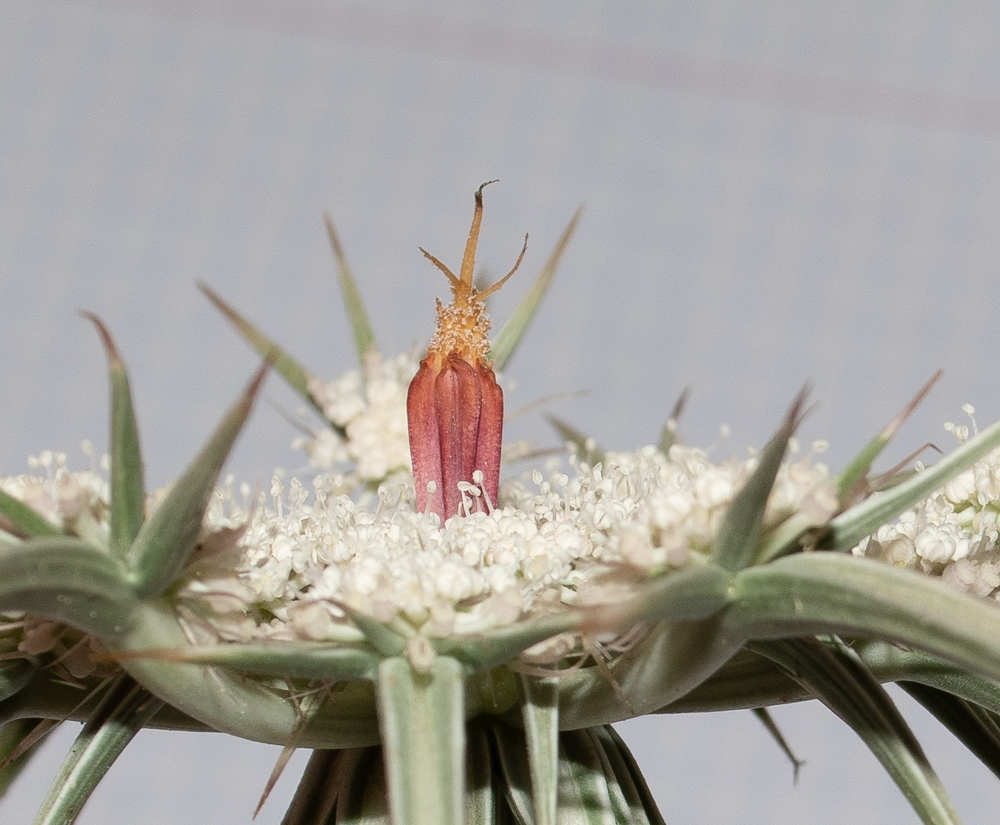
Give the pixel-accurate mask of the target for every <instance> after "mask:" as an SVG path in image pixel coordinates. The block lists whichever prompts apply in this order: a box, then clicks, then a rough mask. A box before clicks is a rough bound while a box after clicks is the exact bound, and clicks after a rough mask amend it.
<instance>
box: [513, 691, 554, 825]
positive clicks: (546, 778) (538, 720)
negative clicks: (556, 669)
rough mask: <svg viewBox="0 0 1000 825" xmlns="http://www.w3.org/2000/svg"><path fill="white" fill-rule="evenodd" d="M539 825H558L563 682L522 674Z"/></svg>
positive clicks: (522, 712)
mask: <svg viewBox="0 0 1000 825" xmlns="http://www.w3.org/2000/svg"><path fill="white" fill-rule="evenodd" d="M521 690H522V693H523V696H524V701H523V703H522V705H521V718H522V719H523V720H524V732H525V736H526V741H527V745H528V765H529V769H530V772H531V795H532V798H533V800H534V806H533V807H534V812H535V823H536V825H556V803H557V802H558V796H559V679H558V678H557V677H538V676H529V675H527V674H523V673H522V674H521Z"/></svg>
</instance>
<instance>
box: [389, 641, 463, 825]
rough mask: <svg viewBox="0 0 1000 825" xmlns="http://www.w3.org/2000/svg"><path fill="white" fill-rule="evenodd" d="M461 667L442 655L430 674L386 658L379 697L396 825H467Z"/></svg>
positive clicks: (399, 658)
mask: <svg viewBox="0 0 1000 825" xmlns="http://www.w3.org/2000/svg"><path fill="white" fill-rule="evenodd" d="M464 680H465V678H464V672H463V669H462V666H461V664H459V663H458V662H457V661H455V660H454V659H450V658H448V657H446V656H438V657H437V658H435V660H434V662H433V663H432V664H431V667H430V670H429V672H427V673H418V672H417V671H416V670H414V668H413V667H412V666H411V664H410V662H409V661H408V660H407V659H404V658H402V657H393V658H391V659H385V660H384V661H383V662H382V664H381V665H380V667H379V672H378V683H377V695H378V711H379V727H380V729H381V731H382V742H383V753H384V759H385V770H386V779H387V782H388V786H389V811H390V814H391V822H392V823H393V825H463V823H464V820H465V714H464V711H465V700H464V691H463V686H464Z"/></svg>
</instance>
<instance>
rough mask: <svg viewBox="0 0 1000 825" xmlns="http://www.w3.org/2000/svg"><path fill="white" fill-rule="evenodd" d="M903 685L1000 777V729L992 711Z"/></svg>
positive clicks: (915, 685) (924, 688)
mask: <svg viewBox="0 0 1000 825" xmlns="http://www.w3.org/2000/svg"><path fill="white" fill-rule="evenodd" d="M899 686H900V687H901V688H902V689H903V690H905V691H906V692H907V693H908V694H910V696H912V697H913V698H914V699H916V700H917V701H918V702H919V703H920V704H921V705H923V706H924V708H926V709H927V710H928V711H929V712H930V713H932V714H933V715H934V716H935V717H936V718H937V720H938V721H939V722H940V723H941V724H942V725H944V726H945V727H946V728H948V730H950V731H951V732H952V733H953V734H954V735H955V736H956V737H957V738H958V740H959V741H960V742H961V743H962V744H963V745H965V747H967V748H968V749H969V750H970V751H972V753H973V754H975V755H976V757H977V758H978V759H979V761H980V762H982V763H983V764H984V765H985V766H986V767H987V768H989V769H990V770H991V771H992V772H993V774H994V775H995V776H996V777H998V778H1000V726H998V725H997V723H996V721H995V720H994V718H993V717H992V716H991V715H990V714H989V712H988V711H986V710H985V709H984V708H981V707H979V706H978V705H975V704H973V703H971V702H967V701H966V700H965V699H961V698H959V697H958V696H953V695H952V694H950V693H945V692H944V691H943V690H938V689H937V688H932V687H928V686H927V685H921V684H919V683H917V682H900V683H899Z"/></svg>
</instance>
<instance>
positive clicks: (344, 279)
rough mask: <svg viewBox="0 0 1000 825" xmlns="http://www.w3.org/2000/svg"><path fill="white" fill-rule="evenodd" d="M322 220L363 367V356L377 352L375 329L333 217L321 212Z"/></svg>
mask: <svg viewBox="0 0 1000 825" xmlns="http://www.w3.org/2000/svg"><path fill="white" fill-rule="evenodd" d="M323 222H324V223H325V224H326V234H327V235H329V236H330V246H332V247H333V257H334V258H336V260H337V276H338V277H339V278H340V292H341V295H343V298H344V307H345V308H346V309H347V317H348V318H349V319H350V321H351V331H352V332H353V333H354V349H355V351H356V352H357V353H358V363H359V364H360V365H361V366H362V367H363V366H364V365H365V358H366V357H367V356H369V355H371V354H372V353H374V352H378V343H377V342H376V341H375V331H374V330H373V329H372V325H371V321H369V320H368V311H367V310H366V309H365V303H364V301H363V300H362V299H361V293H360V292H359V291H358V283H357V281H355V280H354V274H353V273H352V272H351V267H350V266H349V265H348V263H347V256H346V255H345V254H344V248H343V247H342V246H341V245H340V238H339V237H338V236H337V229H336V227H335V226H334V225H333V218H332V217H330V214H329V213H327V212H324V213H323Z"/></svg>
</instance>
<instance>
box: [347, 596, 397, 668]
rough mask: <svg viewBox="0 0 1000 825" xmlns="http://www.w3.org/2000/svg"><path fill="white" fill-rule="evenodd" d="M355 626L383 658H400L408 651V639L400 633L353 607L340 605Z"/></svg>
mask: <svg viewBox="0 0 1000 825" xmlns="http://www.w3.org/2000/svg"><path fill="white" fill-rule="evenodd" d="M340 608H341V610H343V611H344V612H345V613H346V614H347V616H348V618H349V619H350V620H351V621H352V622H353V623H354V626H355V627H356V628H357V629H358V630H360V631H361V632H362V633H363V634H364V637H365V639H366V640H367V641H368V644H370V645H371V646H372V647H373V648H375V650H377V651H378V653H379V654H380V655H381V656H383V657H389V656H399V655H400V654H401V653H402V652H403V651H404V650H405V649H406V637H405V636H403V635H402V634H401V633H399V632H398V631H396V630H394V629H393V628H391V627H389V626H388V625H387V624H385V622H380V621H379V620H378V619H375V618H373V617H371V616H369V615H368V614H367V613H363V612H362V611H360V610H355V609H354V608H353V607H350V606H348V605H345V604H342V605H340Z"/></svg>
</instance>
